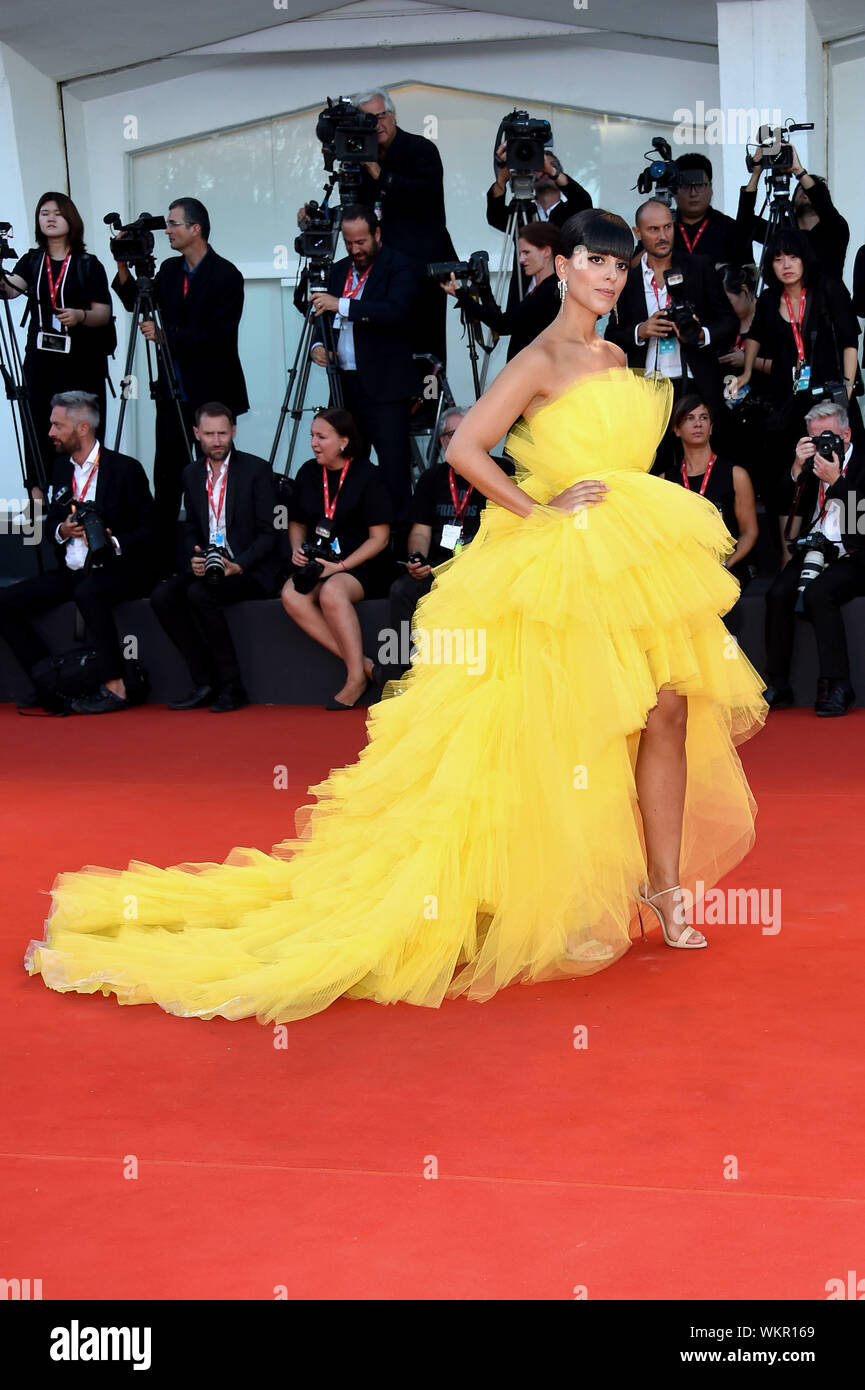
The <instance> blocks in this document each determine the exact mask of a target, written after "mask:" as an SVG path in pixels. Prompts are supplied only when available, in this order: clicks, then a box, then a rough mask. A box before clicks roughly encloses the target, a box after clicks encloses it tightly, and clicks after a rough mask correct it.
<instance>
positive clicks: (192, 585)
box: [150, 574, 268, 687]
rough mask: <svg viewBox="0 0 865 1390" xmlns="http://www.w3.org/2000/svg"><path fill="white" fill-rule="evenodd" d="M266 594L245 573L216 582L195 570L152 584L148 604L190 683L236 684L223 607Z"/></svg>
mask: <svg viewBox="0 0 865 1390" xmlns="http://www.w3.org/2000/svg"><path fill="white" fill-rule="evenodd" d="M267 597H268V595H267V593H266V592H265V590H264V588H263V587H262V585H261V584H259V582H258V580H257V579H254V578H252V577H251V576H250V575H248V574H227V575H225V576H224V578H222V579H219V580H217V581H216V582H215V583H213V582H211V581H210V580H207V579H198V578H196V576H195V575H194V574H174V575H172V576H171V578H170V579H165V580H163V582H162V583H161V584H157V586H156V588H155V589H154V590H153V593H152V594H151V595H150V606H151V608H152V609H153V611H154V613H155V614H156V616H157V618H158V619H159V622H160V623H161V624H162V627H163V629H164V631H165V632H166V633H167V635H168V636H169V637H170V638H171V640H172V642H173V643H174V645H175V647H177V649H178V651H179V652H180V653H181V655H182V656H183V658H184V660H185V662H186V664H187V666H188V667H189V674H190V675H191V676H192V683H193V685H212V686H217V687H221V686H225V685H235V684H240V668H239V666H238V664H237V655H236V653H235V650H234V643H233V642H232V640H231V633H230V631H229V629H228V623H227V621H226V617H225V609H226V608H228V607H230V606H231V604H233V603H243V602H244V600H246V599H252V598H267Z"/></svg>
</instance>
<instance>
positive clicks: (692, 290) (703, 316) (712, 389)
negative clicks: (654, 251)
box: [604, 251, 739, 408]
mask: <svg viewBox="0 0 865 1390" xmlns="http://www.w3.org/2000/svg"><path fill="white" fill-rule="evenodd" d="M672 268H673V270H679V271H681V272H682V276H683V284H682V288H683V290H684V293H685V297H686V298H687V299H689V300H690V301H691V302H692V304H693V305H694V306H695V308H696V311H697V317H698V318H699V320H700V322H701V323H702V324H703V325H704V327H706V328H708V330H709V337H710V342H709V343H708V344H707V345H706V347H702V348H700V347H686V346H685V345H684V344H682V345H681V351H682V360H683V362H685V363H686V364H687V367H688V371H689V373H690V375H691V376H692V377H693V380H694V390H695V391H697V392H698V393H699V394H700V395H701V396H703V398H704V399H705V400H706V401H707V403H709V404H711V405H713V406H714V407H716V408H717V407H719V406H720V405H721V403H722V399H723V397H722V391H723V372H722V370H721V366H720V363H719V362H718V357H719V355H720V354H721V353H724V352H727V351H728V350H729V348H730V347H732V345H733V342H734V341H735V338H736V333H737V330H738V327H739V320H738V319H737V317H736V314H735V312H734V310H733V308H732V305H731V304H730V301H729V299H728V298H727V296H726V294H725V293H724V288H723V286H722V284H721V280H720V277H719V276H718V273H717V271H716V270H715V268H714V266H713V265H712V264H711V262H710V261H708V260H706V257H705V256H697V255H694V256H689V255H688V254H687V252H686V253H685V254H684V255H683V254H682V253H681V252H680V251H674V252H673V257H672ZM649 317H650V315H649V311H648V309H647V307H646V295H645V291H644V289H643V266H642V262H640V261H638V262H637V264H636V265H635V266H632V267H631V269H630V270H629V271H628V278H627V281H626V282H625V288H624V289H623V290H622V293H621V296H620V298H619V302H618V304H617V305H616V317H613V316H612V315H611V317H610V320H609V322H608V324H607V329H606V332H605V333H604V337H605V338H606V339H607V340H608V341H609V342H612V343H616V344H617V345H618V346H619V347H620V348H622V349H623V351H624V352H625V354H626V356H627V359H628V366H629V367H645V365H646V354H647V352H648V340H647V341H646V342H642V343H637V342H636V341H635V337H634V333H635V330H636V328H637V325H638V324H640V323H644V322H645V320H646V319H647V318H649Z"/></svg>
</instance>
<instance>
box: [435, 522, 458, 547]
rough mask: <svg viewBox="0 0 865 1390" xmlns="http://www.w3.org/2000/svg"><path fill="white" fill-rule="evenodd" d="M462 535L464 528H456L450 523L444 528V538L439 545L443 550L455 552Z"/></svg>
mask: <svg viewBox="0 0 865 1390" xmlns="http://www.w3.org/2000/svg"><path fill="white" fill-rule="evenodd" d="M461 534H462V527H460V526H454V525H453V523H452V522H449V523H448V524H447V525H446V526H443V527H442V538H441V540H440V541H439V545H440V546H441V547H442V549H443V550H455V548H456V545H457V542H458V541H459V539H460V536H461Z"/></svg>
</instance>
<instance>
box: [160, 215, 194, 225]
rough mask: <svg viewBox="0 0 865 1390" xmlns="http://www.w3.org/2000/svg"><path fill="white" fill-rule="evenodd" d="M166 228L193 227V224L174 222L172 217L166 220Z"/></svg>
mask: <svg viewBox="0 0 865 1390" xmlns="http://www.w3.org/2000/svg"><path fill="white" fill-rule="evenodd" d="M165 225H166V227H191V226H192V223H191V222H174V221H172V219H171V218H170V217H167V218H166V219H165Z"/></svg>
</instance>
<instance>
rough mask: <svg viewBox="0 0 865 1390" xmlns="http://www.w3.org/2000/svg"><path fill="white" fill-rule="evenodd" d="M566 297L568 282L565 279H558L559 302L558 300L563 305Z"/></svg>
mask: <svg viewBox="0 0 865 1390" xmlns="http://www.w3.org/2000/svg"><path fill="white" fill-rule="evenodd" d="M567 297H568V282H567V280H560V281H559V302H560V304H562V305H564V302H565V300H566V299H567Z"/></svg>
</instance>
